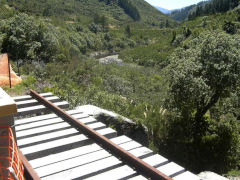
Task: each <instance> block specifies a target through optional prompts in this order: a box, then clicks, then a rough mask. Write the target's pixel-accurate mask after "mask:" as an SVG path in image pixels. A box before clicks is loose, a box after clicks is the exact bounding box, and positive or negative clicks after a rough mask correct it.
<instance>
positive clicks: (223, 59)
mask: <svg viewBox="0 0 240 180" xmlns="http://www.w3.org/2000/svg"><path fill="white" fill-rule="evenodd" d="M239 42H240V38H239V37H237V36H230V35H227V34H226V33H223V32H207V33H206V34H202V35H201V36H199V37H198V38H196V39H193V40H192V41H190V42H189V44H188V47H187V49H184V48H179V49H178V50H177V51H176V52H175V54H174V55H173V56H172V59H171V64H170V65H169V75H170V92H171V93H170V94H171V96H172V97H173V99H174V102H175V104H176V106H177V108H178V109H179V110H180V111H181V112H182V113H187V115H188V116H189V117H191V116H192V115H193V116H194V119H195V123H196V132H199V131H200V129H201V127H199V126H200V125H201V121H202V119H203V116H204V115H205V114H206V113H207V111H208V110H209V109H210V108H211V107H213V106H214V105H215V104H216V103H217V102H218V100H219V99H220V98H224V97H226V96H227V95H228V94H229V93H230V92H232V91H233V90H234V89H236V84H237V82H238V81H239V79H240V73H239V72H240V50H239V48H240V44H239ZM185 48H186V47H185ZM196 135H199V133H197V134H196Z"/></svg>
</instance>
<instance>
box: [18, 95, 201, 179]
mask: <svg viewBox="0 0 240 180" xmlns="http://www.w3.org/2000/svg"><path fill="white" fill-rule="evenodd" d="M33 97H34V98H33ZM13 99H14V100H15V102H16V104H17V108H18V113H17V114H16V116H15V130H16V138H17V144H18V147H19V149H20V151H21V152H22V154H23V156H22V157H23V160H24V164H25V167H26V168H27V170H28V171H29V174H30V177H31V178H32V179H46V180H47V179H49V180H54V179H56V180H61V179H63V180H67V179H99V180H105V179H106V180H107V179H111V180H113V179H121V180H124V179H131V180H135V179H136V180H137V179H139V180H140V179H174V180H199V179H200V178H199V177H198V176H196V175H194V174H193V173H191V172H189V171H187V170H186V169H185V168H183V167H181V166H179V165H178V164H176V163H174V162H171V160H168V159H166V158H165V157H163V156H161V155H159V154H155V153H154V152H153V151H152V150H150V149H148V148H146V147H144V146H142V145H141V144H139V143H137V142H136V141H134V140H132V139H130V138H128V137H126V136H117V132H116V131H115V130H113V129H111V128H109V127H106V125H105V124H103V123H102V122H99V121H97V120H96V119H95V118H94V117H92V116H89V115H88V114H86V113H85V112H82V111H81V110H76V109H73V110H68V111H66V113H65V112H64V111H62V110H61V109H59V108H57V107H60V108H65V109H67V108H68V103H67V102H66V101H61V100H60V99H59V98H58V97H56V96H54V95H53V94H52V93H44V94H40V96H39V95H38V94H36V93H35V92H32V93H31V96H30V95H28V96H21V97H14V98H13ZM50 102H51V103H50ZM85 128H86V129H85ZM91 133H93V134H91Z"/></svg>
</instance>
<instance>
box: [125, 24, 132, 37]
mask: <svg viewBox="0 0 240 180" xmlns="http://www.w3.org/2000/svg"><path fill="white" fill-rule="evenodd" d="M125 33H126V35H127V37H128V38H130V37H131V35H132V33H131V29H130V26H129V25H127V26H126V28H125Z"/></svg>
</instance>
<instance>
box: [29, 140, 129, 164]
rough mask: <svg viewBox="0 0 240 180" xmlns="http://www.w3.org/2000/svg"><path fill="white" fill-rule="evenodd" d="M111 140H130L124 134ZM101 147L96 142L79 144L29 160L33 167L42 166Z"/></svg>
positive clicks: (97, 149) (117, 142)
mask: <svg viewBox="0 0 240 180" xmlns="http://www.w3.org/2000/svg"><path fill="white" fill-rule="evenodd" d="M111 140H112V141H113V142H114V143H116V144H124V143H126V142H130V141H131V139H130V138H128V137H126V136H119V137H115V138H112V139H111ZM101 149H102V147H100V146H99V145H97V144H96V143H93V144H90V145H86V146H81V147H78V148H75V149H69V150H67V151H63V152H60V153H55V154H51V155H49V156H46V157H42V158H37V159H34V160H31V161H29V162H30V164H31V165H32V167H33V168H37V167H43V166H46V165H50V164H53V163H57V162H60V161H65V160H67V159H72V158H75V157H78V156H82V155H84V154H89V153H92V152H95V151H99V150H101Z"/></svg>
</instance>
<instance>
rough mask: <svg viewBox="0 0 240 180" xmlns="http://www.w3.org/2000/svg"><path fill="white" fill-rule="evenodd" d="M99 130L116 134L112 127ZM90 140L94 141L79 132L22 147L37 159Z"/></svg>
mask: <svg viewBox="0 0 240 180" xmlns="http://www.w3.org/2000/svg"><path fill="white" fill-rule="evenodd" d="M97 132H98V133H100V134H102V135H103V136H106V137H113V136H116V131H114V130H113V129H111V128H105V129H101V130H98V131H97ZM90 142H92V140H90V139H89V138H87V137H86V136H85V135H83V134H79V135H74V136H71V137H67V138H61V139H57V140H53V141H50V142H46V143H41V144H37V145H34V146H30V147H26V148H21V151H22V153H23V154H24V155H26V156H27V158H28V159H35V158H38V157H40V156H41V157H43V156H45V155H49V154H51V153H55V152H57V151H64V150H68V149H71V148H73V147H75V148H76V147H78V146H80V145H84V144H88V143H90Z"/></svg>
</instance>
